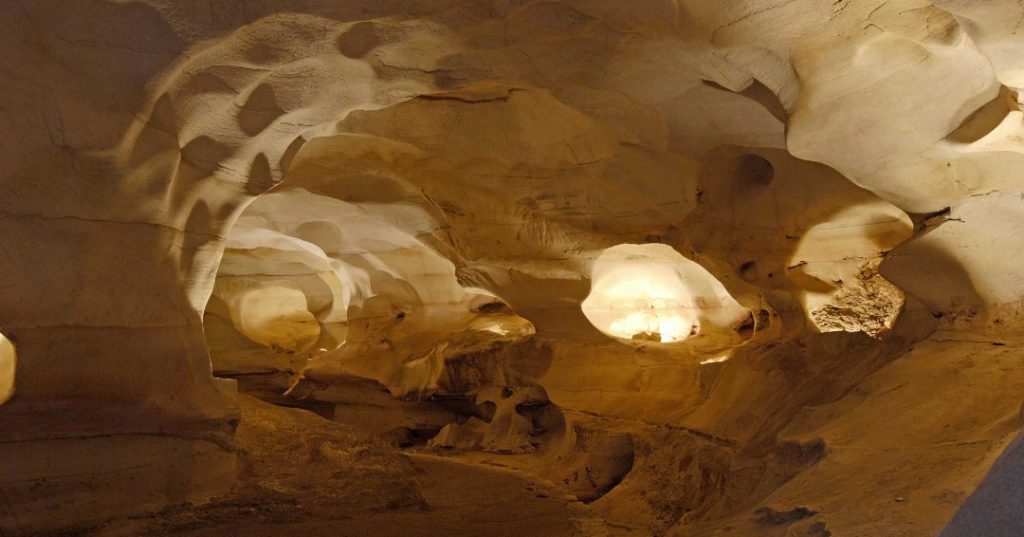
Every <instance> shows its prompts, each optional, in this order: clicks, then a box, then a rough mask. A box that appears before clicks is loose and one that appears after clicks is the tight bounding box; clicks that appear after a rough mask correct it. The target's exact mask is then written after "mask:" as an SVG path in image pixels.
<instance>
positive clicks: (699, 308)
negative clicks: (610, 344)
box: [582, 244, 750, 343]
mask: <svg viewBox="0 0 1024 537" xmlns="http://www.w3.org/2000/svg"><path fill="white" fill-rule="evenodd" d="M590 276H591V285H590V295H588V296H587V298H586V300H584V301H583V304H582V309H583V315H585V316H586V317H587V319H588V320H589V321H590V323H591V324H593V325H594V327H595V328H597V329H598V330H600V331H601V332H603V333H605V334H607V335H609V336H612V337H615V338H619V339H623V340H632V341H645V340H646V341H655V342H659V343H674V342H679V341H683V340H685V339H687V338H689V337H690V336H693V335H696V334H697V333H699V332H700V331H701V330H702V328H703V329H708V328H715V327H717V328H719V329H723V330H731V326H732V325H733V324H734V323H735V322H736V320H737V319H742V318H745V317H749V315H750V311H749V310H747V309H746V308H744V307H743V306H741V305H740V304H739V303H737V302H736V301H735V300H733V298H732V297H731V296H729V293H728V292H727V291H726V290H725V288H724V287H723V286H722V284H721V283H720V282H719V281H718V280H716V279H715V277H714V276H712V275H711V274H710V273H708V272H707V271H706V270H704V268H703V267H701V266H700V265H698V264H697V263H694V262H693V261H690V260H689V259H686V258H685V257H683V256H682V254H680V253H679V252H677V251H675V250H674V249H673V248H672V247H671V246H668V245H666V244H620V245H618V246H614V247H612V248H608V249H607V250H605V251H604V252H602V253H601V255H600V256H598V258H597V259H595V260H594V264H593V266H592V267H591V274H590Z"/></svg>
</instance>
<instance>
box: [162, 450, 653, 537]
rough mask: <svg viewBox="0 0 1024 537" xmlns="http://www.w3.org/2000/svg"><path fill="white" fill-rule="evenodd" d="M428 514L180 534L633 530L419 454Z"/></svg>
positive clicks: (522, 478) (489, 473) (548, 488)
mask: <svg viewBox="0 0 1024 537" xmlns="http://www.w3.org/2000/svg"><path fill="white" fill-rule="evenodd" d="M410 459H411V460H412V463H413V466H414V467H415V469H416V471H417V475H416V481H417V482H418V484H419V486H420V492H421V494H422V495H423V499H424V500H425V501H426V502H427V504H428V505H429V506H430V507H429V508H427V509H425V510H403V511H388V512H376V513H368V514H366V515H365V516H359V517H357V518H353V519H349V520H307V521H301V522H290V523H282V524H274V523H249V524H247V523H244V522H242V523H233V524H227V525H217V526H215V527H209V528H201V529H196V530H193V531H185V532H180V533H176V535H180V536H188V537H228V536H232V537H233V536H237V535H246V536H251V537H263V536H266V537H271V536H275V537H276V536H281V535H303V536H308V537H318V536H349V535H351V536H360V537H378V536H379V537H391V536H396V537H397V536H402V537H416V536H436V535H446V536H467V537H469V536H478V535H486V536H488V537H503V536H509V537H512V536H522V535H531V536H552V537H555V536H557V537H567V536H573V535H580V536H588V537H589V536H603V535H607V536H620V535H623V536H625V535H633V534H632V533H629V532H628V530H624V529H620V528H614V527H611V526H608V525H607V524H605V523H604V521H603V520H602V519H600V518H599V517H597V516H596V515H594V514H593V513H592V512H591V511H590V509H589V508H588V507H587V506H586V505H584V504H582V503H581V502H579V501H578V500H576V499H574V498H571V497H570V496H568V495H567V494H566V493H565V492H564V491H562V490H560V489H558V488H557V487H554V486H552V485H550V484H547V483H544V482H542V481H538V480H535V479H531V478H530V477H529V476H526V475H523V474H519V473H516V472H514V471H509V470H505V469H500V468H488V467H486V466H483V465H480V464H473V463H465V462H461V461H458V460H456V459H453V458H447V457H445V458H442V457H436V456H430V455H419V454H413V455H411V456H410Z"/></svg>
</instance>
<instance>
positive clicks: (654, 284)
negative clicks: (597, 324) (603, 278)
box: [602, 267, 696, 343]
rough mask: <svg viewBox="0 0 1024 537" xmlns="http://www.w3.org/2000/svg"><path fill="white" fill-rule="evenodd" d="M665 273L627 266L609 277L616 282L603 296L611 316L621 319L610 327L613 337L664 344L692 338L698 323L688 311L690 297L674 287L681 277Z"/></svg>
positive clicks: (679, 288) (677, 286)
mask: <svg viewBox="0 0 1024 537" xmlns="http://www.w3.org/2000/svg"><path fill="white" fill-rule="evenodd" d="M664 272H665V271H661V270H654V271H651V270H650V268H649V267H648V270H646V271H639V270H634V269H633V268H628V267H624V268H623V269H619V270H615V271H612V272H611V273H609V274H608V278H607V279H608V280H610V281H612V283H610V284H609V285H608V286H607V288H605V289H604V290H603V291H602V293H603V294H604V296H605V297H606V299H607V307H608V308H609V310H610V313H613V314H616V317H617V318H615V319H614V320H612V321H611V324H610V325H608V330H607V331H608V332H610V333H611V335H613V336H616V337H620V338H625V339H633V338H637V339H640V338H644V339H652V340H657V341H660V342H662V343H671V342H673V341H679V340H683V339H686V338H688V337H690V332H691V330H693V329H694V328H695V327H696V320H695V319H693V318H691V317H690V316H689V313H688V312H687V310H688V309H690V308H689V307H688V306H687V305H686V304H685V303H686V302H688V298H689V297H688V296H687V294H686V290H685V289H683V288H681V286H679V285H673V283H674V282H672V280H673V279H675V280H678V276H676V275H674V274H666V273H664Z"/></svg>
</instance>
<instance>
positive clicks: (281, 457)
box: [62, 395, 640, 537]
mask: <svg viewBox="0 0 1024 537" xmlns="http://www.w3.org/2000/svg"><path fill="white" fill-rule="evenodd" d="M239 403H240V407H241V412H242V419H241V422H240V425H239V428H238V432H237V434H236V440H237V442H238V454H239V466H238V467H239V482H238V485H237V486H236V487H235V488H234V489H233V490H232V491H231V492H230V493H228V494H227V495H225V496H222V497H218V498H215V499H214V500H213V501H211V502H209V503H205V504H200V505H193V504H190V503H183V504H181V505H177V506H172V507H169V508H167V509H165V510H164V511H162V512H160V513H156V514H152V515H148V516H142V517H134V518H129V519H120V520H114V521H110V522H107V523H105V524H103V525H101V526H98V527H93V528H88V529H85V528H79V529H78V530H75V531H73V532H71V533H68V534H65V535H75V536H76V537H114V536H118V537H120V536H128V535H131V536H137V537H141V536H157V535H160V536H163V535H176V536H188V537H227V536H231V537H234V536H239V535H244V536H247V537H260V536H290V535H302V536H304V537H317V536H332V537H338V536H341V537H345V536H353V537H356V536H358V537H390V536H402V537H417V536H436V535H446V536H450V537H463V536H464V537H475V536H482V535H486V536H488V537H502V536H513V535H515V536H522V535H530V536H536V537H543V536H552V537H555V536H557V537H570V536H586V537H591V536H593V537H603V536H608V537H619V536H629V535H640V534H639V533H635V532H632V531H631V530H629V529H625V528H620V527H616V526H612V525H610V524H608V523H606V522H605V521H604V519H603V518H601V517H600V516H598V515H597V514H596V513H595V512H594V510H592V509H591V508H590V506H588V505H586V504H584V503H582V502H580V501H579V500H577V499H576V498H575V497H573V496H572V495H570V494H569V493H568V492H567V491H566V490H564V489H562V488H560V487H558V486H556V485H554V484H552V483H548V482H546V481H544V480H540V479H537V478H536V477H534V476H531V475H529V474H527V473H524V472H521V471H519V470H516V469H512V468H507V467H502V466H501V465H500V464H496V463H494V462H493V461H486V460H475V459H470V458H465V459H464V458H462V457H456V456H439V455H435V454H429V453H420V452H402V453H399V452H396V451H395V450H394V449H393V448H390V447H387V446H385V445H384V444H381V443H379V442H376V441H373V440H371V439H369V437H367V436H365V435H363V434H361V433H358V432H355V431H354V430H353V429H351V428H350V427H347V426H344V425H341V424H338V423H334V422H331V421H328V420H326V419H323V418H321V417H319V416H317V415H315V414H312V413H310V412H306V411H302V410H296V409H290V408H283V407H277V406H274V405H270V404H268V403H264V402H262V401H259V400H256V399H254V398H252V397H249V396H245V395H240V396H239ZM62 537H63V536H62Z"/></svg>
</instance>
